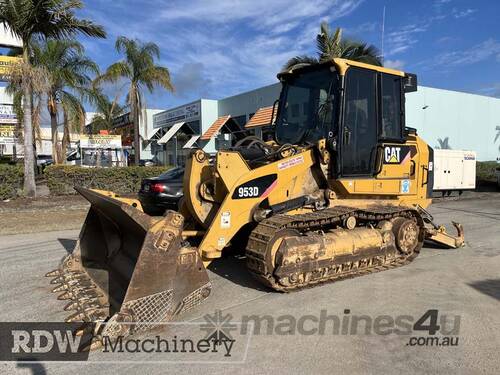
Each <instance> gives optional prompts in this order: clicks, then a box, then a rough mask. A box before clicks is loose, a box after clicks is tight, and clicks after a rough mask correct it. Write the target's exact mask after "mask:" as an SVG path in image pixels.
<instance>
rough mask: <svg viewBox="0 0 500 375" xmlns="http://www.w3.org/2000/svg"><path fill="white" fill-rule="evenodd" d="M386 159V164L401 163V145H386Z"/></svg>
mask: <svg viewBox="0 0 500 375" xmlns="http://www.w3.org/2000/svg"><path fill="white" fill-rule="evenodd" d="M384 160H385V163H386V164H399V162H400V161H401V147H391V146H386V147H385V148H384Z"/></svg>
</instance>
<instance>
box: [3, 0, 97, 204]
mask: <svg viewBox="0 0 500 375" xmlns="http://www.w3.org/2000/svg"><path fill="white" fill-rule="evenodd" d="M81 8H83V3H82V2H81V1H80V0H9V1H1V2H0V23H4V24H5V25H7V26H8V27H9V28H10V30H11V32H12V34H13V35H15V36H17V37H18V38H19V39H20V40H21V41H22V43H23V64H24V66H25V67H26V69H24V73H23V80H22V91H23V116H24V117H23V124H24V192H25V194H26V195H27V196H29V197H34V196H35V195H36V185H35V174H34V168H35V158H34V151H33V126H32V121H31V116H32V115H31V114H32V108H31V102H32V100H31V96H32V95H31V94H32V83H31V78H32V77H33V76H30V74H29V67H30V52H31V51H30V50H31V48H30V46H31V41H32V38H39V39H43V38H53V39H63V38H68V37H72V36H74V35H75V34H77V33H83V34H85V35H88V36H92V37H99V38H104V37H105V36H106V33H105V32H104V29H103V28H102V27H101V26H98V25H96V24H94V23H93V22H92V21H89V20H84V19H79V18H77V17H76V15H75V10H77V9H81Z"/></svg>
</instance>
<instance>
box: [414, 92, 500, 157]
mask: <svg viewBox="0 0 500 375" xmlns="http://www.w3.org/2000/svg"><path fill="white" fill-rule="evenodd" d="M424 108H425V109H424ZM406 125H407V126H410V127H413V128H416V129H417V131H418V134H419V135H420V136H421V137H422V138H423V139H424V140H425V141H426V142H427V143H428V144H429V145H430V146H431V147H435V148H437V147H439V146H440V143H439V141H438V139H440V140H441V141H444V140H445V138H448V143H449V146H450V148H452V149H456V150H458V149H462V150H471V151H476V152H477V159H478V160H482V161H486V160H496V158H497V157H498V156H499V148H500V139H498V140H497V142H496V143H495V135H496V134H497V130H496V127H497V126H500V99H497V98H492V97H488V96H481V95H474V94H468V93H463V92H457V91H449V90H441V89H435V88H431V87H423V86H419V87H418V91H416V92H414V93H409V94H407V96H406Z"/></svg>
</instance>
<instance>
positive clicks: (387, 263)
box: [246, 206, 424, 292]
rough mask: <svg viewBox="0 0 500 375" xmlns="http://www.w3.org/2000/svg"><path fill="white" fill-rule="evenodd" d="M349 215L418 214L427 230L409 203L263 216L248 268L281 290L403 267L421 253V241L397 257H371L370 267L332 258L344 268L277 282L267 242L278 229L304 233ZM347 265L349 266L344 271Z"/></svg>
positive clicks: (365, 217) (364, 218) (249, 253)
mask: <svg viewBox="0 0 500 375" xmlns="http://www.w3.org/2000/svg"><path fill="white" fill-rule="evenodd" d="M349 216H354V217H356V219H357V220H358V223H359V222H379V221H382V220H390V219H393V218H395V217H398V216H404V217H415V218H416V219H417V224H418V225H419V227H420V229H421V231H423V230H424V223H423V220H422V218H421V216H420V214H419V213H418V212H417V211H416V210H414V209H411V208H407V207H395V206H373V207H369V208H366V209H357V208H353V207H344V206H337V207H332V208H328V209H325V210H322V211H317V212H312V213H307V214H299V215H286V214H279V215H275V216H272V217H270V218H268V219H265V220H263V221H262V222H260V223H259V224H258V225H257V227H256V228H255V229H254V230H253V231H252V232H251V234H250V237H249V241H248V245H247V249H246V256H247V266H248V269H249V271H250V272H251V273H252V274H253V276H254V277H256V278H257V279H258V280H259V281H261V282H262V283H263V284H265V285H266V286H268V287H270V288H272V289H275V290H278V291H282V292H289V291H293V290H296V289H303V288H307V287H312V286H314V285H317V284H322V283H326V282H333V281H337V280H341V279H346V278H352V277H356V276H361V275H366V274H369V273H375V272H379V271H384V270H387V269H391V268H396V267H400V266H403V265H405V264H408V263H410V262H411V261H412V260H413V259H415V258H416V257H417V256H418V253H419V251H420V247H421V244H419V246H418V247H417V249H416V251H414V252H413V253H411V254H408V255H405V254H401V253H398V256H397V257H392V258H387V257H383V259H381V258H382V257H381V256H376V257H373V258H370V259H369V261H370V264H371V265H370V266H368V267H362V268H354V269H353V268H351V269H349V268H350V266H349V263H350V262H343V263H338V264H336V263H333V262H332V266H335V267H339V266H341V269H342V271H341V272H338V273H335V274H328V275H326V276H324V277H321V278H316V279H313V280H310V281H309V282H308V283H297V284H295V285H293V286H283V285H281V284H279V283H278V282H277V280H276V279H275V277H274V276H273V272H274V270H268V269H267V265H266V251H267V248H268V246H267V245H268V243H269V242H270V241H271V240H272V238H273V236H274V235H275V234H276V233H277V232H279V231H281V230H283V229H296V230H298V231H299V232H301V233H305V232H307V231H314V230H322V229H331V228H334V227H336V226H339V225H342V222H343V220H344V219H347V218H348V217H349ZM381 255H384V254H381ZM344 259H345V258H344ZM358 260H359V259H354V257H353V262H358ZM381 261H382V262H381ZM351 264H352V263H351ZM344 268H346V270H345V271H344Z"/></svg>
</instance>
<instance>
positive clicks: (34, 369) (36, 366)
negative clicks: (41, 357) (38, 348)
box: [16, 358, 47, 375]
mask: <svg viewBox="0 0 500 375" xmlns="http://www.w3.org/2000/svg"><path fill="white" fill-rule="evenodd" d="M26 360H27V361H36V358H27V359H26ZM16 366H17V367H18V368H23V369H24V368H26V369H29V370H30V371H31V373H32V374H33V375H45V374H46V373H47V370H46V369H45V366H44V365H43V364H42V363H40V362H30V363H24V362H23V361H19V362H17V364H16Z"/></svg>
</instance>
